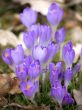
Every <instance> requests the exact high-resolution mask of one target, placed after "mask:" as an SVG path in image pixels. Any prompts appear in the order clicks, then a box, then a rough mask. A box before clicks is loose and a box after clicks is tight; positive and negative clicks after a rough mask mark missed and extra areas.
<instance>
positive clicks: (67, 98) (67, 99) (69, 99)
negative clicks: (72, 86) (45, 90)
mask: <svg viewBox="0 0 82 110" xmlns="http://www.w3.org/2000/svg"><path fill="white" fill-rule="evenodd" d="M62 104H63V105H67V104H74V99H73V98H72V97H71V95H70V94H69V93H66V94H65V96H64V98H63V102H62Z"/></svg>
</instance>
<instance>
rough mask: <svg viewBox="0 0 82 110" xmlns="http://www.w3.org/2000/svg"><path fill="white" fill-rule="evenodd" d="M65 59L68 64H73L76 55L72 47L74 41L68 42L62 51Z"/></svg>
mask: <svg viewBox="0 0 82 110" xmlns="http://www.w3.org/2000/svg"><path fill="white" fill-rule="evenodd" d="M62 55H63V59H64V61H65V63H66V64H67V65H68V66H71V65H72V63H73V60H74V57H75V52H74V50H73V48H72V42H71V41H70V42H67V44H66V45H65V46H64V47H63V51H62Z"/></svg>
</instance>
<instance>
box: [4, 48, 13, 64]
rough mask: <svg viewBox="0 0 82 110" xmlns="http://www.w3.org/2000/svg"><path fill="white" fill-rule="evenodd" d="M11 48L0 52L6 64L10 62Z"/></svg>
mask: <svg viewBox="0 0 82 110" xmlns="http://www.w3.org/2000/svg"><path fill="white" fill-rule="evenodd" d="M11 50H12V49H11V48H8V49H6V50H5V51H4V52H3V54H2V59H3V60H4V62H5V63H6V64H8V65H11V64H12V57H11Z"/></svg>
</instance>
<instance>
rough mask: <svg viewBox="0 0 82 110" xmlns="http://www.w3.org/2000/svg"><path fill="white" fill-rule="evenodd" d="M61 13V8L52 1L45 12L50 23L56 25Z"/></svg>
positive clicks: (60, 18)
mask: <svg viewBox="0 0 82 110" xmlns="http://www.w3.org/2000/svg"><path fill="white" fill-rule="evenodd" d="M63 15H64V12H63V10H62V9H61V8H60V7H59V6H58V5H57V4H56V3H52V4H51V6H50V7H49V10H48V13H47V19H48V21H49V22H50V23H51V24H52V25H58V24H59V22H60V21H61V20H62V17H63Z"/></svg>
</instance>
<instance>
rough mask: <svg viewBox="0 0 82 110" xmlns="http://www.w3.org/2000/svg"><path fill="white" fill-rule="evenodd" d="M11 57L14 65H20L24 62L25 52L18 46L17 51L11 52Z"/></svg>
mask: <svg viewBox="0 0 82 110" xmlns="http://www.w3.org/2000/svg"><path fill="white" fill-rule="evenodd" d="M11 57H12V59H13V62H14V64H16V65H18V64H20V63H22V61H23V60H24V50H23V48H22V45H18V46H17V47H16V49H13V50H11Z"/></svg>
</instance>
